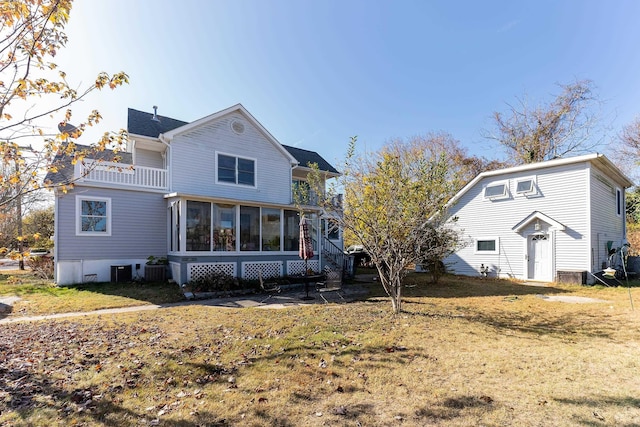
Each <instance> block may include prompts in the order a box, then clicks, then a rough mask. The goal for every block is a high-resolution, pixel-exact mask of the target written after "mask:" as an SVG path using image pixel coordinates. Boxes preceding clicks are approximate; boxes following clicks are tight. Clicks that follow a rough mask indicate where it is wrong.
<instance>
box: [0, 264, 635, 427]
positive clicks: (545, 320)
mask: <svg viewBox="0 0 640 427" xmlns="http://www.w3.org/2000/svg"><path fill="white" fill-rule="evenodd" d="M422 280H423V279H422V276H420V277H418V278H415V277H414V278H410V279H409V280H408V282H407V283H408V284H409V285H413V284H417V286H412V287H408V288H407V289H406V290H407V293H408V296H407V299H406V303H405V307H404V308H405V313H403V314H402V315H400V316H393V315H391V306H390V302H389V301H388V300H387V299H386V298H385V297H384V296H383V295H382V294H381V291H380V289H379V288H378V287H377V285H371V288H370V294H369V297H367V298H365V299H363V300H361V301H355V302H350V303H348V304H328V305H312V306H304V307H290V308H286V309H281V310H265V309H259V308H251V309H225V308H219V307H209V306H204V305H192V306H188V307H175V308H167V309H161V310H157V311H152V312H139V313H129V314H120V315H109V316H102V317H87V318H83V319H72V320H64V321H46V322H33V323H18V324H9V325H3V326H0V424H2V425H8V426H34V425H35V426H37V425H42V426H45V425H46V426H49V425H54V426H55V425H60V426H62V425H64V426H83V425H87V426H94V425H95V426H98V425H105V426H126V425H160V426H227V425H243V426H430V425H434V426H438V425H442V426H479V425H484V426H503V425H504V426H511V425H522V426H551V425H553V426H605V425H606V426H614V425H615V426H637V425H640V380H638V369H639V367H640V359H639V354H640V289H639V288H632V290H631V292H632V294H633V298H634V302H635V303H636V304H637V306H638V307H637V310H636V311H632V310H631V306H630V301H629V295H628V293H627V289H625V288H617V289H614V288H604V289H603V288H586V287H577V286H560V285H557V286H553V287H549V288H541V287H532V286H523V285H519V284H513V283H510V282H507V281H491V280H486V281H481V280H475V279H469V278H457V277H447V278H445V279H444V280H443V281H442V283H441V284H439V285H426V284H422V283H421V281H422ZM541 293H546V294H555V295H579V296H585V297H593V298H599V299H603V300H606V301H607V302H606V303H588V304H570V303H563V302H551V301H545V300H543V299H541V298H539V297H538V296H536V295H537V294H541Z"/></svg>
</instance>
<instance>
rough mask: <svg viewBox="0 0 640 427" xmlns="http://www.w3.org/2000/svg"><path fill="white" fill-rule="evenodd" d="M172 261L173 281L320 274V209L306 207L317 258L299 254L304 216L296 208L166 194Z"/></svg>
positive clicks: (170, 256) (170, 262)
mask: <svg viewBox="0 0 640 427" xmlns="http://www.w3.org/2000/svg"><path fill="white" fill-rule="evenodd" d="M167 200H168V220H169V224H170V226H169V228H168V229H169V241H168V247H169V251H168V259H169V265H170V267H171V272H172V277H173V279H174V280H176V281H177V282H179V283H187V282H189V281H191V280H194V279H197V278H201V277H202V276H204V275H209V274H212V273H222V274H228V275H231V276H234V277H241V278H244V279H257V278H258V275H259V274H262V275H263V277H276V276H278V277H281V276H294V275H301V274H303V273H304V272H305V268H307V269H311V270H313V271H315V272H319V271H320V269H321V265H320V263H321V260H320V258H319V256H318V253H319V252H320V248H319V245H321V244H322V243H321V239H322V233H321V223H322V222H323V221H322V219H321V215H320V211H319V209H318V208H313V207H305V210H304V216H305V218H306V219H307V223H308V224H309V227H310V228H309V229H310V233H311V238H312V242H313V249H314V254H315V255H314V257H313V258H312V259H310V260H308V261H307V263H306V267H305V261H303V260H301V259H300V258H299V256H298V249H299V241H300V226H299V224H300V212H299V210H298V209H296V208H295V207H294V206H292V205H270V204H257V203H247V202H243V201H236V200H227V199H204V198H198V197H190V196H187V195H179V194H172V195H169V196H167Z"/></svg>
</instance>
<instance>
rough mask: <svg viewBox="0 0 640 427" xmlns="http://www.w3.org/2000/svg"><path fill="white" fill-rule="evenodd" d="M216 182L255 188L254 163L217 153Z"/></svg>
mask: <svg viewBox="0 0 640 427" xmlns="http://www.w3.org/2000/svg"><path fill="white" fill-rule="evenodd" d="M217 181H218V182H223V183H229V184H239V185H247V186H249V187H255V186H256V162H255V160H253V159H247V158H244V157H236V156H230V155H228V154H220V153H218V180H217Z"/></svg>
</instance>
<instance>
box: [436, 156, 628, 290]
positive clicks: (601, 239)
mask: <svg viewBox="0 0 640 427" xmlns="http://www.w3.org/2000/svg"><path fill="white" fill-rule="evenodd" d="M632 185H633V183H632V182H631V181H630V180H629V179H628V178H627V177H625V175H624V174H623V173H622V172H621V171H620V170H619V169H618V168H616V167H615V166H614V165H613V164H612V163H611V162H610V161H609V160H608V159H607V158H606V157H605V156H603V155H602V154H590V155H584V156H579V157H573V158H566V159H556V160H551V161H546V162H541V163H535V164H529V165H523V166H518V167H513V168H508V169H502V170H496V171H490V172H484V173H481V174H480V175H478V176H477V177H476V178H475V179H474V180H473V181H471V182H470V183H469V184H467V185H466V186H465V187H464V188H463V189H462V190H461V191H460V192H459V193H458V194H457V195H456V196H455V197H454V198H453V199H452V201H451V202H450V206H449V214H450V215H451V216H452V217H457V225H456V226H457V227H459V229H460V230H461V231H462V233H463V235H464V236H465V242H466V246H465V247H464V248H462V249H461V250H459V251H458V252H457V253H455V254H453V255H451V256H450V257H448V258H447V259H446V260H445V264H447V267H448V269H449V271H451V272H454V273H456V274H463V275H479V274H481V270H483V269H487V271H488V275H489V276H494V277H496V276H497V277H504V278H515V279H521V280H531V281H542V282H551V281H555V280H557V278H558V275H559V274H560V275H564V274H565V273H566V274H570V273H578V274H580V275H581V276H582V277H583V278H585V279H586V281H587V282H592V281H593V278H592V277H591V275H590V274H589V273H594V272H598V271H601V270H602V269H603V268H604V266H605V264H606V261H607V257H608V253H609V251H608V249H609V248H610V247H612V246H613V247H619V245H620V244H621V242H622V241H624V240H625V239H626V229H625V214H624V212H625V200H624V191H625V188H629V187H631V186H632ZM585 279H583V280H585Z"/></svg>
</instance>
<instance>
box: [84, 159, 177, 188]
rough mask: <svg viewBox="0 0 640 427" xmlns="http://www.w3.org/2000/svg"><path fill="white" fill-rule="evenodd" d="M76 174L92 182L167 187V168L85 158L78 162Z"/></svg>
mask: <svg viewBox="0 0 640 427" xmlns="http://www.w3.org/2000/svg"><path fill="white" fill-rule="evenodd" d="M76 176H77V177H80V178H81V179H82V180H84V181H90V182H101V183H107V184H116V185H123V186H131V187H143V188H151V189H158V190H166V189H167V170H166V169H158V168H150V167H146V166H135V165H130V164H124V163H113V162H95V161H91V160H85V161H84V163H77V164H76Z"/></svg>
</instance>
